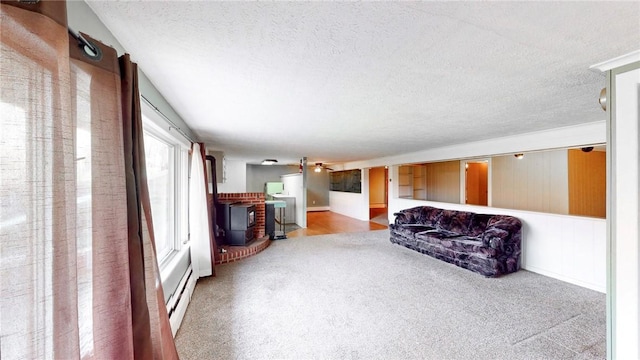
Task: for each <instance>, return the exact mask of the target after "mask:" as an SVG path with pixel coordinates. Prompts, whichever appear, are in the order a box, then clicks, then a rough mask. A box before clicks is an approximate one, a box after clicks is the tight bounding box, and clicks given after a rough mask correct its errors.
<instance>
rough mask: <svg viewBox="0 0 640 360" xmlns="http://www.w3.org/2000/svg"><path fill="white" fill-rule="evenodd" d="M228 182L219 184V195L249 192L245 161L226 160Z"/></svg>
mask: <svg viewBox="0 0 640 360" xmlns="http://www.w3.org/2000/svg"><path fill="white" fill-rule="evenodd" d="M225 174H226V176H225V178H226V181H225V182H223V183H220V182H219V183H218V193H244V192H247V163H246V162H245V161H244V160H230V159H225Z"/></svg>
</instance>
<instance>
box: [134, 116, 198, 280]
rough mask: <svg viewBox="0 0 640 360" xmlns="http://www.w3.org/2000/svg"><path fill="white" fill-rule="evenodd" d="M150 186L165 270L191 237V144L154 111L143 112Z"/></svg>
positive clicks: (160, 251) (157, 237) (158, 250)
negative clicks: (189, 216) (189, 208)
mask: <svg viewBox="0 0 640 360" xmlns="http://www.w3.org/2000/svg"><path fill="white" fill-rule="evenodd" d="M142 118H143V130H144V147H145V160H146V169H147V184H148V185H149V197H150V200H151V214H152V217H153V232H154V234H155V242H156V253H157V256H158V265H159V266H160V268H161V270H162V269H163V267H165V266H167V264H169V263H170V261H171V259H172V258H173V256H174V255H175V254H176V253H177V252H179V251H180V249H181V247H182V244H183V243H185V242H186V240H187V237H188V217H187V216H188V165H189V164H188V161H189V145H190V143H189V142H188V141H187V140H185V139H184V138H183V137H182V136H181V135H179V134H178V133H176V132H175V131H173V132H172V131H170V128H169V127H168V125H167V124H166V122H165V121H164V120H163V119H162V118H160V116H159V115H158V114H157V113H156V112H155V111H153V110H148V111H143V115H142Z"/></svg>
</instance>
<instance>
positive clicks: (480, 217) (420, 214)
mask: <svg viewBox="0 0 640 360" xmlns="http://www.w3.org/2000/svg"><path fill="white" fill-rule="evenodd" d="M395 223H396V224H422V225H426V226H431V227H434V228H436V229H442V230H447V231H451V232H455V233H459V234H461V235H465V236H470V237H477V236H481V235H482V234H483V233H484V232H485V231H487V230H489V229H501V230H504V231H507V232H508V233H510V234H516V233H519V232H520V228H521V227H522V224H521V223H520V220H519V219H518V218H516V217H513V216H508V215H492V214H476V213H473V212H469V211H457V210H446V209H439V208H435V207H432V206H416V207H413V208H410V209H404V210H401V211H400V212H399V213H397V214H396V222H395Z"/></svg>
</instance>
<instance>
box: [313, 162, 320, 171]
mask: <svg viewBox="0 0 640 360" xmlns="http://www.w3.org/2000/svg"><path fill="white" fill-rule="evenodd" d="M313 171H315V172H322V163H316V168H315V169H313Z"/></svg>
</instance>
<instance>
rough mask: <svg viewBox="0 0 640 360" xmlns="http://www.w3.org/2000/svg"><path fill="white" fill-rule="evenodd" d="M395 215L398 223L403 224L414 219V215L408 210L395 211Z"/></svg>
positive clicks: (395, 222)
mask: <svg viewBox="0 0 640 360" xmlns="http://www.w3.org/2000/svg"><path fill="white" fill-rule="evenodd" d="M393 216H395V217H396V218H395V220H394V222H393V223H394V224H396V225H402V224H410V223H411V220H413V216H411V215H410V214H407V213H406V212H402V211H401V212H397V213H393Z"/></svg>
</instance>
